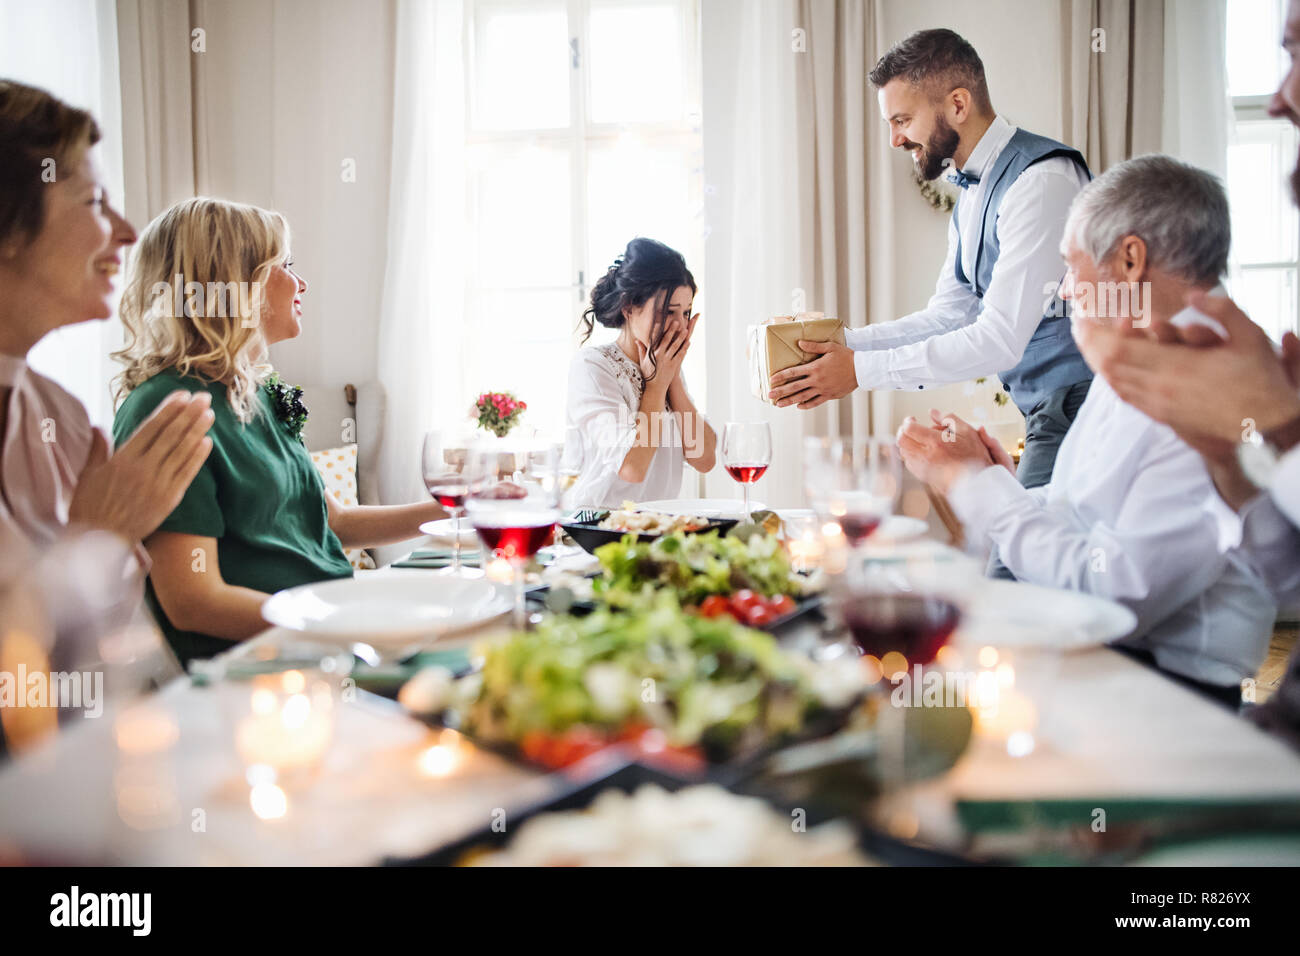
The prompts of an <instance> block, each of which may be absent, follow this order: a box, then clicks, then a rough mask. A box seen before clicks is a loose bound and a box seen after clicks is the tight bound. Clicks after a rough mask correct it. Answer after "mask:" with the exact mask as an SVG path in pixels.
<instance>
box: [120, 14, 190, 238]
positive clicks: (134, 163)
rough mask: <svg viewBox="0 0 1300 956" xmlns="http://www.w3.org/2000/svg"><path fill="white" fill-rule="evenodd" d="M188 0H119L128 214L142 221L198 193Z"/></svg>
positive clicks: (133, 219) (123, 147)
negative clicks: (196, 191)
mask: <svg viewBox="0 0 1300 956" xmlns="http://www.w3.org/2000/svg"><path fill="white" fill-rule="evenodd" d="M191 23H192V17H191V5H190V4H189V3H187V2H185V0H117V38H118V59H119V70H120V73H121V89H122V155H123V160H124V163H125V167H124V185H125V193H126V210H125V211H126V215H127V218H128V219H130V220H131V221H132V222H133V223H135V224H136V225H137V226H138V227H142V226H143V225H144V224H145V223H147V222H149V220H151V219H152V218H153V217H154V216H156V215H158V213H160V212H162V211H163V210H164V209H166V208H167V207H168V206H170V205H171V204H172V203H174V202H177V201H179V200H181V199H186V198H188V197H190V196H193V195H194V194H195V187H196V177H195V165H194V129H195V124H194V109H193V90H194V82H193V67H192V64H193V60H194V57H195V56H196V54H194V53H192V52H191V50H190V43H191V37H190V30H191Z"/></svg>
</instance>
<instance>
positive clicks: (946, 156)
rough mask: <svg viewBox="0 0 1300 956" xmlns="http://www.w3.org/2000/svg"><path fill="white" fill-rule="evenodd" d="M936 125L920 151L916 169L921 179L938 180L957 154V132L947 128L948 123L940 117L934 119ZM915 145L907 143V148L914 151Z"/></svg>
mask: <svg viewBox="0 0 1300 956" xmlns="http://www.w3.org/2000/svg"><path fill="white" fill-rule="evenodd" d="M936 124H937V125H936V126H935V130H934V132H933V133H931V134H930V139H929V141H928V142H927V143H926V144H925V146H924V147H923V148H922V149H921V154H920V160H921V162H920V163H918V164H917V167H916V169H917V172H918V173H919V174H920V176H921V178H922V179H938V178H939V176H940V174H942V173H943V171H944V170H945V169H947V168H948V166H949V165H950V162H949V161H950V160H951V159H952V157H953V154H954V153H956V152H957V144H958V143H959V142H960V141H961V137H960V136H958V135H957V131H956V130H955V129H953V128H952V127H951V126H949V125H948V121H947V120H946V119H944V118H943V117H942V116H940V117H938V118H937V119H936ZM917 145H918V144H917V143H908V144H907V148H908V149H915V148H916V146H917Z"/></svg>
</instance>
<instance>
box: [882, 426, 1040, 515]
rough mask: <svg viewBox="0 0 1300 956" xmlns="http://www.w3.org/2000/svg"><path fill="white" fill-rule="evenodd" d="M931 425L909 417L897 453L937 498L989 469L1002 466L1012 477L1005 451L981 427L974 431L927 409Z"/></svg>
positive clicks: (900, 432) (1011, 469) (901, 433)
mask: <svg viewBox="0 0 1300 956" xmlns="http://www.w3.org/2000/svg"><path fill="white" fill-rule="evenodd" d="M930 419H931V424H929V425H923V424H922V423H921V422H918V421H917V420H916V419H915V418H912V417H911V416H910V415H909V416H908V417H907V418H906V419H904V420H903V424H902V425H901V426H900V427H899V429H898V450H899V453H900V454H901V455H902V458H903V464H905V465H907V470H908V471H910V472H911V473H912V474H913V475H915V476H916V477H917V479H918V480H920V481H922V482H924V483H925V484H927V485H929V486H930V487H931V488H933V489H935V490H936V491H938V492H939V493H940V494H944V495H946V494H947V493H948V489H949V488H951V487H952V485H953V483H954V482H955V481H956V480H957V479H958V478H959V477H961V476H962V475H963V474H965V473H967V472H969V471H978V470H980V469H982V468H987V467H988V466H990V465H1002V466H1003V467H1004V468H1006V469H1007V470H1009V471H1010V472H1011V473H1012V474H1015V471H1016V466H1015V463H1014V462H1012V460H1011V456H1010V455H1009V454H1007V451H1006V449H1005V448H1003V447H1002V445H1001V444H1000V443H999V442H998V441H997V440H996V439H994V438H993V437H992V436H991V435H989V433H988V432H987V431H985V430H984V428H983V427H980V428H975V427H973V426H972V425H971V424H970V423H968V422H965V421H963V420H962V419H960V418H958V417H957V416H956V415H952V414H948V415H942V414H940V413H939V411H938V410H937V409H933V408H932V409H930Z"/></svg>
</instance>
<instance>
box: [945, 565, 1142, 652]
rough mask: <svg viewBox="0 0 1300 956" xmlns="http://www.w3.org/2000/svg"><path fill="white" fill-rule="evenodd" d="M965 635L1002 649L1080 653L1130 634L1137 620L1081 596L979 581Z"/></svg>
mask: <svg viewBox="0 0 1300 956" xmlns="http://www.w3.org/2000/svg"><path fill="white" fill-rule="evenodd" d="M976 588H977V590H976V592H975V596H974V598H973V600H972V601H971V604H970V606H969V607H968V608H967V611H966V615H965V620H964V621H963V622H962V633H963V634H966V635H967V636H968V638H969V639H970V640H971V641H972V642H978V643H980V644H986V643H987V644H993V645H996V646H999V647H1051V648H1057V649H1060V650H1077V649H1082V648H1086V647H1096V646H1099V645H1101V644H1108V643H1110V642H1111V641H1113V640H1116V639H1118V638H1121V637H1124V636H1125V635H1127V634H1129V633H1131V632H1132V631H1133V628H1135V627H1136V626H1137V615H1135V614H1134V613H1133V612H1132V611H1130V610H1129V609H1128V608H1126V607H1124V606H1123V605H1120V604H1116V603H1115V602H1114V601H1108V600H1106V599H1105V598H1099V597H1096V596H1095V595H1092V594H1082V593H1080V592H1078V591H1066V590H1062V589H1060V588H1048V587H1040V586H1039V585H1036V584H1024V583H1022V582H1020V581H988V580H984V581H980V582H979V584H978V585H976Z"/></svg>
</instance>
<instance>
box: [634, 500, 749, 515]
mask: <svg viewBox="0 0 1300 956" xmlns="http://www.w3.org/2000/svg"><path fill="white" fill-rule="evenodd" d="M637 507H638V508H640V509H641V510H642V511H662V512H663V513H664V514H668V515H687V516H688V517H689V516H691V515H698V516H699V517H701V518H735V517H737V516H738V515H739V514H740V513H741V512H742V511H744V510H745V502H744V501H742V500H741V499H739V498H665V499H663V500H662V501H642V502H639V503H638V504H637ZM765 508H767V505H765V504H763V502H761V501H751V502H750V503H749V510H750V511H751V512H752V511H763V510H764V509H765Z"/></svg>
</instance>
